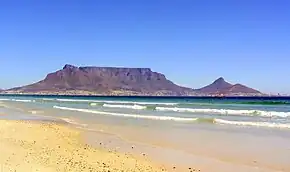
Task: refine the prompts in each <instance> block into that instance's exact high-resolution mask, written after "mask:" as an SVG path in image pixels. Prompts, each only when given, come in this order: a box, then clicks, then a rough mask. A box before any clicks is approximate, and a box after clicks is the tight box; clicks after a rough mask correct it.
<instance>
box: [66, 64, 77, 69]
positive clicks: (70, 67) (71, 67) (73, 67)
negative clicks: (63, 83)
mask: <svg viewBox="0 0 290 172" xmlns="http://www.w3.org/2000/svg"><path fill="white" fill-rule="evenodd" d="M76 68H78V67H76V66H74V65H70V64H66V65H64V67H63V68H62V69H76Z"/></svg>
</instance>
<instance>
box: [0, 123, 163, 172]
mask: <svg viewBox="0 0 290 172" xmlns="http://www.w3.org/2000/svg"><path fill="white" fill-rule="evenodd" d="M0 164H1V169H0V171H1V172H6V171H7V172H10V171H12V172H15V171H17V172H18V171H19V172H36V171H39V172H56V171H59V172H67V171H76V172H82V171H83V172H84V171H88V172H114V171H118V172H119V171H124V172H130V171H134V172H138V171H140V172H141V171H142V172H147V171H150V172H151V171H152V172H153V171H167V170H166V169H165V168H164V167H161V166H158V165H156V164H153V163H152V162H150V161H149V160H147V159H146V156H145V157H133V156H131V155H126V154H121V153H117V152H112V151H108V150H104V149H96V148H93V147H91V146H89V145H87V144H85V143H83V142H82V137H81V131H80V130H77V129H74V128H71V127H69V126H64V125H60V124H55V123H42V122H31V121H9V120H0Z"/></svg>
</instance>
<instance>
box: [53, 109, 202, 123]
mask: <svg viewBox="0 0 290 172" xmlns="http://www.w3.org/2000/svg"><path fill="white" fill-rule="evenodd" d="M53 108H56V109H61V110H69V111H77V112H85V113H94V114H100V115H111V116H121V117H130V118H142V119H152V120H172V121H196V120H197V118H182V117H172V116H153V115H137V114H125V113H114V112H103V111H96V110H90V109H77V108H69V107H63V106H53Z"/></svg>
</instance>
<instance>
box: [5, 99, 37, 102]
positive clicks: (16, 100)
mask: <svg viewBox="0 0 290 172" xmlns="http://www.w3.org/2000/svg"><path fill="white" fill-rule="evenodd" d="M11 100H12V101H15V102H35V100H25V99H11Z"/></svg>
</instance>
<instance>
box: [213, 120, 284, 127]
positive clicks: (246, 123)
mask: <svg viewBox="0 0 290 172" xmlns="http://www.w3.org/2000/svg"><path fill="white" fill-rule="evenodd" d="M215 122H216V123H218V124H229V125H240V126H254V127H268V128H287V129H290V124H282V123H271V122H251V121H228V120H223V119H215Z"/></svg>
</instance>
